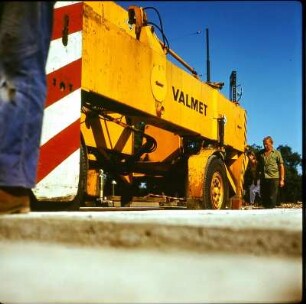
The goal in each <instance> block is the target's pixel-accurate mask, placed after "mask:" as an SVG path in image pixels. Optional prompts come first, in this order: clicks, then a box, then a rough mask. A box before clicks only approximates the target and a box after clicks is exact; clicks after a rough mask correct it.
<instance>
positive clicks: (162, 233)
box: [0, 209, 302, 303]
mask: <svg viewBox="0 0 306 304" xmlns="http://www.w3.org/2000/svg"><path fill="white" fill-rule="evenodd" d="M301 254H302V210H301V209H274V210H264V209H261V210H224V211H209V210H177V211H174V210H171V211H170V210H169V211H168V210H163V211H142V212H137V211H130V212H123V211H116V212H53V213H52V212H32V213H30V214H25V215H7V216H1V217H0V257H1V259H0V280H1V282H2V283H1V284H0V302H2V303H7V302H10V303H12V302H14V303H15V302H20V303H34V302H36V303H47V302H52V303H55V302H56V303H165V302H171V303H250V302H253V303H259V302H264V303H285V302H286V303H298V302H299V301H300V300H301V297H302V256H301Z"/></svg>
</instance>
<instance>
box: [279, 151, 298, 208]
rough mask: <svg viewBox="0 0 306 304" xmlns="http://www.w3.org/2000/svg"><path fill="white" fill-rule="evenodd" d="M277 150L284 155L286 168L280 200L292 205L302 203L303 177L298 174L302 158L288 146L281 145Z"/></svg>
mask: <svg viewBox="0 0 306 304" xmlns="http://www.w3.org/2000/svg"><path fill="white" fill-rule="evenodd" d="M277 150H278V151H280V153H281V154H282V157H283V160H284V166H285V186H284V188H283V189H281V191H280V200H281V201H282V202H291V203H296V202H297V201H302V175H301V174H299V173H298V167H300V166H301V165H302V158H301V156H300V155H299V154H298V153H296V152H292V150H291V148H290V147H288V146H287V145H285V146H283V145H280V146H278V147H277Z"/></svg>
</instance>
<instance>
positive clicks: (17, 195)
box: [0, 187, 31, 214]
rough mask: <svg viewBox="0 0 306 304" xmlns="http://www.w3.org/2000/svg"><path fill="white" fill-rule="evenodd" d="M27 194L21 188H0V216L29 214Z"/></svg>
mask: <svg viewBox="0 0 306 304" xmlns="http://www.w3.org/2000/svg"><path fill="white" fill-rule="evenodd" d="M29 192H30V191H29V189H25V188H21V187H0V214H11V213H28V212H30V211H31V208H30V195H29Z"/></svg>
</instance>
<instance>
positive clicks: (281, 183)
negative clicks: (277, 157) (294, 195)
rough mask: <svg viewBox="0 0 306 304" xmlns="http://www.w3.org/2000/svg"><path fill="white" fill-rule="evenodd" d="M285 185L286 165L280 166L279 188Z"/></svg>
mask: <svg viewBox="0 0 306 304" xmlns="http://www.w3.org/2000/svg"><path fill="white" fill-rule="evenodd" d="M284 185H285V166H284V164H279V186H280V187H284Z"/></svg>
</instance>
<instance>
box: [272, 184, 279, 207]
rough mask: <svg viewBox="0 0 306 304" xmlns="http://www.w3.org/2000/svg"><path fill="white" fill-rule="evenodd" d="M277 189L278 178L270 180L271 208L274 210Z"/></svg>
mask: <svg viewBox="0 0 306 304" xmlns="http://www.w3.org/2000/svg"><path fill="white" fill-rule="evenodd" d="M278 189H279V180H278V178H273V179H271V185H270V201H271V208H275V207H276V203H277V197H278Z"/></svg>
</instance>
